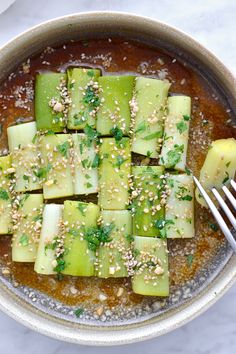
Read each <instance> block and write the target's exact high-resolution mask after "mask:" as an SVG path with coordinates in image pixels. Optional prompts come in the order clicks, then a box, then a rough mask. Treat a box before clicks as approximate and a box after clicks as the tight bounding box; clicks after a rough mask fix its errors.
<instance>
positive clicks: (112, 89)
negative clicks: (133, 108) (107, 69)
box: [97, 76, 134, 135]
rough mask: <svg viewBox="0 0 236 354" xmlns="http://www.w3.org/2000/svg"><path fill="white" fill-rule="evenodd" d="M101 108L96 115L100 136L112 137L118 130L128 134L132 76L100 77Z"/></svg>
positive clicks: (132, 86)
mask: <svg viewBox="0 0 236 354" xmlns="http://www.w3.org/2000/svg"><path fill="white" fill-rule="evenodd" d="M98 83H99V85H100V87H101V94H100V99H101V102H102V103H101V107H100V109H99V111H98V113H97V130H98V131H99V133H101V134H102V135H113V133H112V132H111V130H112V129H113V128H119V129H121V130H122V133H123V135H129V133H130V120H131V115H130V107H129V101H130V100H131V99H132V94H133V88H134V76H101V77H100V78H99V79H98Z"/></svg>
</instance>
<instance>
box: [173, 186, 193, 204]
mask: <svg viewBox="0 0 236 354" xmlns="http://www.w3.org/2000/svg"><path fill="white" fill-rule="evenodd" d="M186 193H188V189H187V188H186V187H184V186H178V191H177V192H176V193H175V196H176V198H177V199H179V200H187V201H189V202H190V201H191V200H192V199H193V197H192V196H191V195H189V194H186Z"/></svg>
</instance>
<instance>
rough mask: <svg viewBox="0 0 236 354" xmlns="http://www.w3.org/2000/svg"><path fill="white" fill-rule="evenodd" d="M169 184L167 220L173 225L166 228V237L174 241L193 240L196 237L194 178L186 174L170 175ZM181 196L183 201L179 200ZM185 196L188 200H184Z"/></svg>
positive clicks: (166, 207)
mask: <svg viewBox="0 0 236 354" xmlns="http://www.w3.org/2000/svg"><path fill="white" fill-rule="evenodd" d="M167 183H168V185H169V186H170V185H171V187H170V193H169V195H168V197H167V201H166V206H165V209H166V220H171V221H172V223H171V224H169V225H167V226H166V236H167V238H172V239H175V238H192V237H194V235H195V230H194V182H193V178H192V176H191V175H187V174H185V173H183V174H178V175H177V174H175V175H171V174H169V176H168V179H167ZM181 191H183V192H181ZM181 194H182V195H183V198H182V199H181V198H178V195H180V196H181ZM184 196H187V197H188V198H187V199H184ZM189 197H190V198H189Z"/></svg>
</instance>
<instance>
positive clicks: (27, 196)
mask: <svg viewBox="0 0 236 354" xmlns="http://www.w3.org/2000/svg"><path fill="white" fill-rule="evenodd" d="M29 196H30V195H29V193H25V194H24V195H23V196H22V197H21V199H20V202H19V204H18V208H22V207H23V205H24V203H25V201H26V200H27V199H28V198H29Z"/></svg>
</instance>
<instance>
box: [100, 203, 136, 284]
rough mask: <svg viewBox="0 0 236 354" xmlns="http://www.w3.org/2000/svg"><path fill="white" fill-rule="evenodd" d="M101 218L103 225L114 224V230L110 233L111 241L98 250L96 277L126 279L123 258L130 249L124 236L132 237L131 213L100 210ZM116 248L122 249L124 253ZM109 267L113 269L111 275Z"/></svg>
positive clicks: (126, 274) (128, 242)
mask: <svg viewBox="0 0 236 354" xmlns="http://www.w3.org/2000/svg"><path fill="white" fill-rule="evenodd" d="M101 217H102V220H103V224H105V225H107V224H114V229H113V230H112V232H111V238H112V241H111V242H108V243H105V244H103V245H101V246H100V248H99V250H98V257H97V259H98V270H97V276H98V277H99V278H109V277H112V278H119V277H127V276H128V272H127V268H126V266H125V264H124V262H125V261H124V259H123V257H125V254H126V252H127V251H128V249H129V248H130V241H128V239H127V238H126V237H125V235H132V216H131V213H130V211H128V210H102V212H101ZM118 248H120V250H121V249H122V250H123V249H124V252H122V251H120V250H119V249H118ZM111 267H112V269H115V271H114V274H111ZM119 267H120V269H118V268H119Z"/></svg>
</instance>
